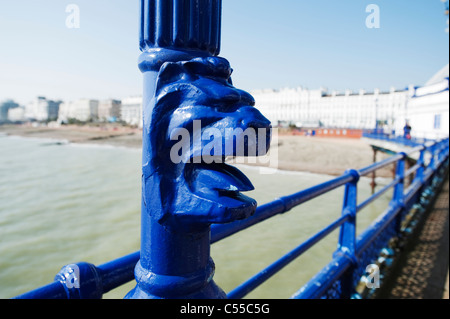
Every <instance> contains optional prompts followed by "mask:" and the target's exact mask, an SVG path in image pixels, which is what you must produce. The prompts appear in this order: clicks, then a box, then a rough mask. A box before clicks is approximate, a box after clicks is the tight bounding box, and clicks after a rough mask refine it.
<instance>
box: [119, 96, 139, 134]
mask: <svg viewBox="0 0 450 319" xmlns="http://www.w3.org/2000/svg"><path fill="white" fill-rule="evenodd" d="M121 119H122V121H124V122H125V123H127V124H129V125H135V126H138V127H140V128H142V126H143V122H142V96H135V97H128V98H125V99H123V100H122V106H121Z"/></svg>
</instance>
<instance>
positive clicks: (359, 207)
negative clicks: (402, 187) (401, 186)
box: [356, 178, 400, 212]
mask: <svg viewBox="0 0 450 319" xmlns="http://www.w3.org/2000/svg"><path fill="white" fill-rule="evenodd" d="M399 182H400V178H395V179H394V180H393V181H392V182H390V183H389V184H387V185H386V186H384V187H383V188H382V189H380V190H379V191H378V192H376V193H375V194H373V195H372V196H370V197H369V198H367V199H366V200H365V201H364V202H362V203H361V204H359V205H358V206H357V207H356V212H359V211H360V210H362V209H363V208H364V207H366V206H367V205H369V204H370V203H371V202H373V201H374V200H376V199H377V198H378V197H380V196H381V195H383V194H384V193H386V192H387V191H388V190H389V189H390V188H391V187H393V186H395V185H397V184H398V183H399Z"/></svg>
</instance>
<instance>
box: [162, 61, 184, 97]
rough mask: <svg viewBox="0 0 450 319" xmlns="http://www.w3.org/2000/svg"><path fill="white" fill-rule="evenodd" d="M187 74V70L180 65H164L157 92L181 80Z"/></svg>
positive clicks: (170, 63)
mask: <svg viewBox="0 0 450 319" xmlns="http://www.w3.org/2000/svg"><path fill="white" fill-rule="evenodd" d="M185 73H186V70H185V69H184V67H183V66H182V65H181V64H180V63H175V62H166V63H164V64H163V65H162V66H161V69H160V70H159V74H158V81H157V85H156V90H157V91H158V90H159V89H161V88H163V87H165V86H166V85H168V84H170V83H173V82H176V81H178V80H180V79H181V78H182V77H183V75H184V74H185Z"/></svg>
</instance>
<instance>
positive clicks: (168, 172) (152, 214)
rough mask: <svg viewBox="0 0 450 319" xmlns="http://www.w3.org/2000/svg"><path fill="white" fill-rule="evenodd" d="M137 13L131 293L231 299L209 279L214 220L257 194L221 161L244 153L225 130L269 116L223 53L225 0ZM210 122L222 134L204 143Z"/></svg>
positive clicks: (233, 213) (186, 1)
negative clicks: (135, 252) (138, 164)
mask: <svg viewBox="0 0 450 319" xmlns="http://www.w3.org/2000/svg"><path fill="white" fill-rule="evenodd" d="M140 18H141V25H140V27H141V29H140V48H141V51H142V54H141V56H140V58H139V68H140V70H141V71H142V72H143V77H144V94H143V145H142V147H143V154H142V209H141V253H140V260H139V262H138V264H137V265H136V268H135V277H136V282H137V285H136V287H135V288H134V289H133V290H132V291H130V292H129V293H128V294H127V296H126V298H225V297H226V295H225V293H224V292H223V291H222V290H221V289H220V288H219V287H218V286H217V285H216V284H215V283H214V281H213V280H212V278H213V275H214V269H215V266H214V263H213V261H212V259H211V258H210V225H211V224H212V223H228V222H232V221H235V220H238V219H243V218H247V217H249V216H250V215H251V214H253V213H254V212H255V210H256V202H255V201H254V200H253V199H251V198H249V197H246V196H244V195H243V194H241V193H240V192H241V191H249V190H252V189H253V186H252V184H251V183H250V181H249V180H248V179H247V178H246V177H245V175H244V174H242V173H241V172H240V171H238V170H237V169H236V168H234V167H231V166H229V165H227V164H225V163H224V160H225V157H226V156H236V155H244V156H246V154H237V152H236V148H235V147H231V149H230V148H228V145H229V144H230V141H229V140H227V139H226V138H225V137H224V135H225V134H224V130H225V129H227V128H237V127H238V128H242V129H245V128H249V127H251V128H255V129H256V128H265V129H269V128H270V122H269V121H267V119H265V118H264V117H263V116H262V115H261V114H260V113H259V112H258V111H257V110H256V108H254V107H253V106H254V100H253V98H252V97H251V96H250V95H249V94H248V93H246V92H244V91H241V90H239V89H236V88H234V87H233V85H232V83H231V78H230V75H231V72H232V70H231V67H230V65H229V63H228V61H227V60H225V59H223V58H219V57H217V55H218V54H219V48H220V28H221V0H141V15H140ZM204 128H209V129H213V131H211V130H210V131H208V132H209V134H211V132H213V133H214V135H213V136H214V138H216V137H217V136H216V135H220V139H218V141H219V143H218V144H214V148H213V149H211V148H210V149H208V151H207V152H206V151H205V144H206V143H209V142H210V137H211V136H210V135H207V138H206V140H204V137H205V134H208V132H206V131H205V129H204ZM267 132H268V133H266V135H265V136H264V139H265V141H267V140H268V139H270V131H267ZM216 133H217V134H216ZM242 138H243V136H242ZM255 139H256V144H258V140H259V135H258V137H255ZM214 142H216V140H215V139H214ZM231 143H233V142H232V141H231ZM208 145H209V144H208ZM232 145H233V144H232ZM267 147H268V145H267ZM205 152H206V154H205ZM265 152H267V149H265V150H264V151H263V152H260V153H258V154H257V155H259V154H264V153H265ZM205 155H207V156H206V157H205Z"/></svg>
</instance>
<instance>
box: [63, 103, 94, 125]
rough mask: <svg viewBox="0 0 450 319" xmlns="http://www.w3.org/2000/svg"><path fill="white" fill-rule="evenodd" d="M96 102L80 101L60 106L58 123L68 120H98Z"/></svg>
mask: <svg viewBox="0 0 450 319" xmlns="http://www.w3.org/2000/svg"><path fill="white" fill-rule="evenodd" d="M98 107H99V102H98V100H90V99H81V100H77V101H73V102H66V103H63V104H61V107H60V111H59V115H58V121H60V122H66V123H67V122H68V121H69V120H70V119H74V120H78V121H81V122H88V121H94V120H97V119H98Z"/></svg>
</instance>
